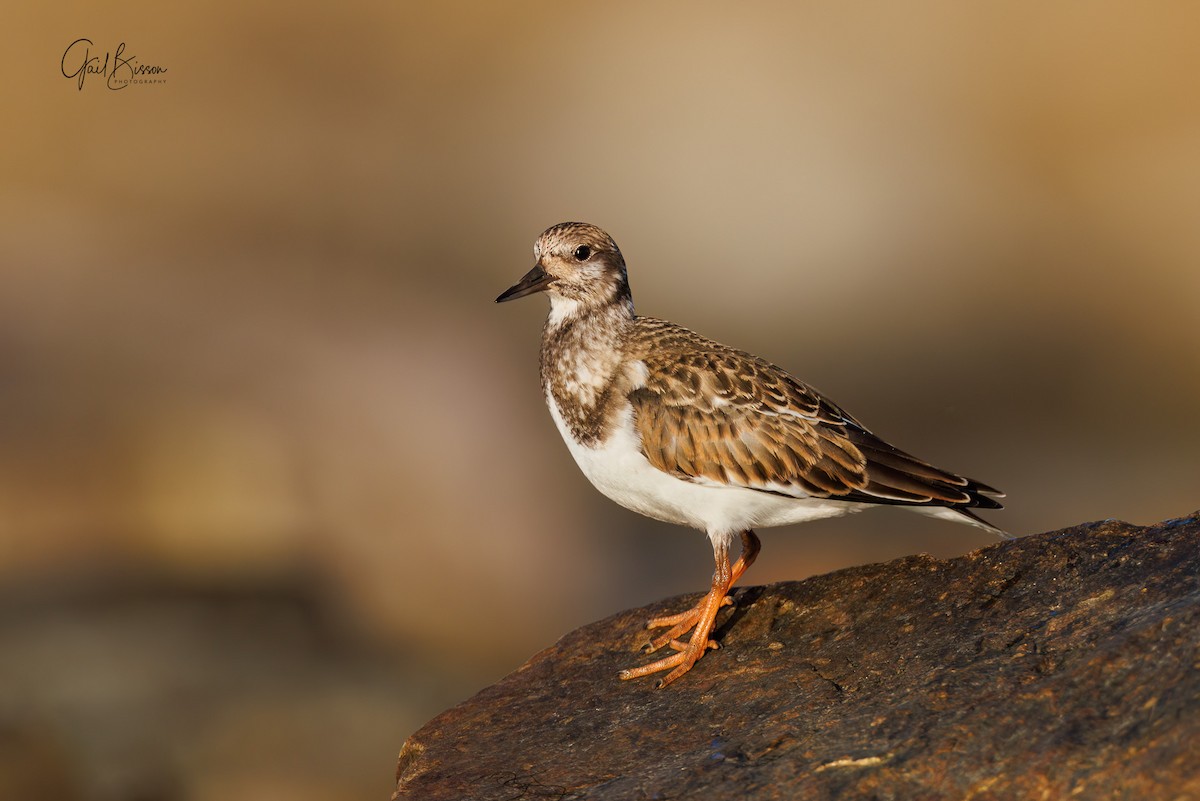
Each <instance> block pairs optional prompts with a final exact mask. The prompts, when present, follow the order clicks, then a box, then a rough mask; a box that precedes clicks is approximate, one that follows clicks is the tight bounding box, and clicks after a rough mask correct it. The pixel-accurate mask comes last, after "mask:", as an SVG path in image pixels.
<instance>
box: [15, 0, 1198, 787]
mask: <svg viewBox="0 0 1200 801" xmlns="http://www.w3.org/2000/svg"><path fill="white" fill-rule="evenodd" d="M5 17H6V20H7V23H8V24H7V25H6V32H7V35H6V37H5V47H4V48H3V50H2V51H0V68H2V70H3V73H2V74H3V75H4V81H3V86H4V88H3V90H2V92H3V99H4V109H5V122H4V125H3V128H2V129H0V219H2V220H3V222H2V223H0V797H3V798H6V799H7V798H12V799H18V798H20V799H29V798H55V799H60V800H65V801H74V800H75V799H84V800H87V801H92V800H96V801H109V800H110V799H132V800H134V801H173V800H174V799H186V800H187V801H208V800H209V799H223V800H226V801H227V800H229V799H233V800H235V801H236V800H238V799H255V800H256V801H262V800H263V799H275V798H280V799H282V798H288V799H290V800H291V801H303V800H304V799H335V800H336V799H351V798H354V799H358V798H385V797H386V796H387V795H388V794H389V793H390V792H391V789H392V772H393V766H394V759H395V756H396V753H397V751H398V750H399V748H400V746H401V744H402V743H403V741H404V739H405V737H407V736H408V735H409V734H410V733H412V732H413V731H414V730H415V729H416V728H418V727H419V726H420V725H421V724H422V723H423V722H424V721H425V720H427V719H428V718H429V717H431V716H432V715H434V714H436V713H437V712H439V711H440V710H442V709H443V708H445V707H447V706H449V705H451V704H453V703H456V702H457V701H459V700H462V699H463V698H466V697H467V696H469V695H470V694H472V693H473V692H474V691H476V690H477V689H479V688H481V687H483V686H485V685H487V684H489V683H491V682H493V681H495V680H497V679H498V678H500V677H501V676H503V675H504V674H505V673H507V672H509V671H511V670H513V669H515V668H516V667H517V666H519V665H520V664H521V663H522V662H523V661H524V660H525V659H526V658H528V657H529V656H530V655H531V654H533V653H535V652H536V651H538V650H540V649H541V648H544V647H547V646H549V645H550V644H551V643H553V642H554V641H555V639H557V638H558V637H559V636H561V635H562V634H564V633H565V632H567V631H570V630H572V629H574V628H576V627H578V626H580V625H583V624H585V623H588V622H590V621H593V620H596V619H599V618H601V617H605V616H607V615H609V614H612V613H615V612H617V611H619V610H621V609H625V608H628V607H632V606H637V605H641V604H645V603H648V602H650V601H653V600H656V599H659V598H663V597H666V596H669V595H673V594H678V593H684V592H692V591H699V590H703V589H705V588H706V586H707V582H708V578H709V575H710V572H711V550H710V548H709V546H708V544H707V542H706V541H705V538H704V536H703V535H702V534H700V533H699V532H693V531H688V530H685V529H681V528H676V527H671V526H667V525H663V524H659V523H655V522H653V521H649V520H645V519H642V518H639V517H638V516H636V515H634V514H632V513H629V512H626V511H624V510H622V509H620V508H618V507H616V506H615V505H613V504H611V503H610V502H609V501H607V500H605V499H604V498H603V497H601V496H600V495H599V494H598V493H596V492H595V491H594V490H593V489H592V488H591V487H590V486H589V485H588V484H587V482H586V480H585V479H584V478H583V477H582V476H581V475H580V474H579V472H578V471H577V469H576V468H575V466H574V464H573V463H572V462H571V459H570V457H569V455H568V453H567V451H566V448H565V447H564V446H563V444H562V442H561V441H560V439H559V437H558V434H557V433H556V432H555V430H554V426H553V424H552V423H551V421H550V417H549V415H548V413H547V412H546V409H545V408H544V405H543V402H542V398H541V394H540V390H539V386H538V376H537V351H538V338H539V334H540V329H541V325H542V321H543V318H544V315H545V312H546V303H545V301H544V299H542V298H533V299H528V300H525V301H521V302H519V303H514V304H511V305H505V306H502V307H497V306H495V305H494V304H493V302H492V301H493V299H494V298H495V296H496V295H497V294H498V293H499V292H500V291H502V290H503V289H505V288H506V287H508V286H509V285H510V284H511V283H513V282H514V281H515V280H516V279H517V278H518V277H519V276H521V275H522V274H523V273H524V272H525V271H526V270H528V269H529V267H530V266H531V265H532V257H531V255H530V253H531V247H532V243H533V240H534V238H535V237H536V236H537V234H538V233H540V232H541V231H542V230H543V229H544V228H546V227H548V226H549V225H552V224H554V223H557V222H560V221H563V220H570V219H575V220H585V221H589V222H594V223H596V224H598V225H600V226H602V227H604V228H606V229H607V230H608V231H609V232H610V233H612V235H613V236H614V237H615V239H616V240H617V242H618V243H619V244H620V245H621V247H622V250H623V251H624V253H625V255H626V258H627V260H628V262H629V265H630V273H631V280H632V285H633V289H634V295H635V299H636V301H637V304H638V308H639V310H640V311H641V312H642V313H645V314H651V315H655V316H662V317H667V318H669V319H672V320H675V321H676V322H679V323H681V324H684V325H687V326H689V327H692V328H695V329H697V330H699V331H701V332H702V333H705V334H707V335H708V336H711V337H714V338H716V339H719V340H722V341H725V342H727V343H729V344H732V345H735V346H738V347H741V348H745V349H747V350H751V351H753V352H756V353H759V354H761V355H763V356H765V357H767V358H769V359H771V360H773V361H775V362H776V363H778V364H780V365H783V366H785V367H787V368H789V369H790V370H792V371H794V372H795V373H796V374H797V375H799V376H800V377H802V378H803V379H804V380H806V381H808V382H810V383H812V384H813V385H815V386H817V387H818V388H820V389H821V390H823V391H824V392H826V393H827V394H829V395H830V396H831V397H833V398H834V399H835V400H836V401H837V402H838V403H840V404H842V405H843V406H845V407H846V408H847V409H849V410H850V411H851V412H852V413H853V414H855V415H856V416H858V417H859V418H860V419H862V420H863V421H865V422H866V424H867V425H869V426H870V427H871V428H873V429H874V430H875V431H876V432H878V433H880V434H881V435H883V436H884V437H886V438H888V439H889V440H891V441H893V442H895V443H896V444H897V445H899V446H901V447H903V448H906V449H908V450H911V451H913V452H915V453H916V454H918V455H920V456H923V457H925V458H928V459H929V460H931V461H933V462H935V463H937V464H939V465H942V466H944V467H947V468H950V469H953V470H957V471H960V472H963V473H966V474H967V475H971V476H975V477H977V478H979V479H982V480H984V481H986V482H988V483H991V484H994V485H995V486H997V487H1000V488H1002V489H1004V490H1005V491H1007V492H1008V505H1009V508H1008V509H1006V510H1004V511H1002V512H997V513H992V514H989V515H987V517H988V518H989V519H990V520H992V521H993V522H995V523H996V524H997V525H999V526H1001V527H1003V528H1005V529H1006V530H1008V531H1010V532H1012V533H1013V534H1017V535H1021V534H1029V533H1033V532H1038V531H1043V530H1047V529H1053V528H1057V527H1061V526H1064V525H1069V524H1074V523H1078V522H1082V521H1087V520H1096V519H1101V518H1107V517H1118V518H1123V519H1126V520H1131V521H1134V522H1138V523H1150V522H1153V521H1157V520H1159V519H1163V518H1167V517H1172V516H1178V515H1182V514H1185V513H1188V512H1190V511H1192V510H1194V509H1196V508H1197V507H1200V493H1198V492H1197V488H1198V487H1200V468H1198V467H1197V458H1196V453H1197V449H1198V446H1200V423H1198V422H1197V419H1196V410H1197V404H1198V403H1200V370H1198V369H1197V364H1198V361H1200V325H1197V309H1198V307H1200V225H1197V219H1196V215H1197V209H1200V101H1198V100H1197V98H1200V49H1198V48H1197V47H1196V32H1197V30H1198V29H1200V7H1197V6H1194V5H1191V4H1184V3H1146V4H1135V5H1129V4H1113V5H1107V4H1103V3H1099V4H1086V5H1080V4H1076V3H1016V4H1014V3H1006V4H1002V5H987V4H961V3H953V2H946V3H914V4H903V5H902V6H901V5H895V4H882V3H873V4H862V3H841V2H821V3H814V2H802V3H760V4H756V5H753V6H745V5H743V6H734V5H731V4H727V3H710V4H702V3H693V4H688V5H686V6H684V5H683V4H680V5H678V6H666V5H662V6H660V5H652V4H640V3H639V4H632V3H630V4H625V5H618V4H559V3H547V2H541V3H537V2H523V3H504V4H499V3H461V2H458V3H411V2H399V3H389V2H367V0H350V2H347V3H341V4H337V5H336V6H331V5H329V4H327V3H312V2H299V3H293V4H289V5H288V6H287V7H286V8H284V7H280V6H278V5H273V4H268V3H265V2H263V0H250V2H238V3H233V2H225V1H223V0H217V2H210V3H204V4H200V3H192V4H185V5H182V6H163V5H162V4H160V3H149V2H144V0H130V1H129V2H126V3H123V4H121V5H119V6H112V5H102V6H101V5H96V4H84V3H78V2H64V3H55V4H53V5H51V6H45V5H39V4H34V3H31V2H24V3H18V4H17V5H16V7H10V8H8V9H6V13H5ZM80 37H87V38H89V39H91V40H92V42H93V45H92V55H98V56H103V54H104V53H109V54H110V56H111V54H113V53H114V52H115V51H116V49H117V47H118V45H119V44H121V43H122V42H123V43H125V51H124V53H123V58H131V57H133V58H134V59H135V60H136V63H138V64H143V65H151V66H159V67H165V68H166V69H167V72H165V73H163V74H161V75H159V76H158V77H160V78H163V79H165V83H162V84H149V85H131V86H128V87H127V88H125V89H121V90H116V91H114V90H111V89H109V88H107V86H106V83H105V82H106V76H103V75H87V74H85V76H84V77H85V78H86V80H85V82H84V84H83V85H82V87H81V86H80V85H79V82H78V78H77V77H76V78H67V77H65V76H64V75H63V71H62V64H61V60H62V57H63V53H64V51H65V50H66V48H67V45H69V44H70V43H71V42H72V41H73V40H75V39H78V38H80ZM75 53H76V56H73V58H77V57H78V55H79V51H75ZM110 63H111V62H110ZM68 66H71V65H68ZM74 66H76V67H77V66H78V63H75V65H74ZM760 533H761V534H762V538H763V542H764V552H763V555H762V558H761V559H760V560H759V561H758V563H757V564H756V565H755V566H754V568H753V570H752V571H751V572H750V574H749V575H748V576H747V579H746V582H747V583H751V584H753V583H767V582H773V581H781V580H786V579H800V578H803V577H805V576H808V575H811V574H814V573H819V572H825V571H830V570H835V569H837V568H840V567H845V566H848V565H853V564H858V563H863V562H868V561H882V560H888V559H892V558H895V557H898V556H901V555H905V554H911V553H915V552H920V551H924V552H929V553H932V554H935V555H937V556H942V557H948V556H954V555H958V554H963V553H966V552H968V551H971V550H974V549H977V548H981V547H984V546H987V545H989V544H991V543H992V542H993V541H994V540H993V538H991V537H989V536H988V535H987V534H986V533H985V532H981V531H979V530H975V529H971V528H967V527H958V526H953V525H948V524H945V523H941V522H938V521H933V520H929V519H926V518H923V517H920V516H917V515H910V514H906V513H904V512H901V511H894V510H881V511H874V512H870V513H866V514H863V515H861V516H856V517H852V518H846V519H842V520H833V521H827V522H822V523H814V524H810V525H807V526H803V527H797V528H793V529H775V530H770V531H766V532H760ZM630 659H631V662H636V661H637V656H636V655H634V654H631V656H630Z"/></svg>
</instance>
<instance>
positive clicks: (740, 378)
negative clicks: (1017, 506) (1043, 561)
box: [496, 222, 1004, 686]
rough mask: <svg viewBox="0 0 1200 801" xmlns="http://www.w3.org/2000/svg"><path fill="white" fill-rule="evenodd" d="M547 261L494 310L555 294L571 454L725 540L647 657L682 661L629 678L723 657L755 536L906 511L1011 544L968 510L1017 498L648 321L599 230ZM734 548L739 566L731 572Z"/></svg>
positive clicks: (556, 246) (549, 248)
mask: <svg viewBox="0 0 1200 801" xmlns="http://www.w3.org/2000/svg"><path fill="white" fill-rule="evenodd" d="M533 255H534V259H535V260H536V263H535V264H534V266H533V269H531V270H530V271H529V272H528V273H526V274H525V276H524V277H522V278H521V279H520V280H519V281H518V282H517V283H515V284H513V286H511V287H509V288H508V289H507V290H505V291H504V292H503V293H501V295H500V296H499V297H498V298H496V302H497V303H500V302H503V301H507V300H514V299H516V298H521V297H525V296H526V295H531V294H534V293H536V292H545V293H546V294H547V295H549V297H550V314H549V317H548V318H547V319H546V325H545V328H544V330H543V332H542V347H541V378H542V390H543V392H544V394H545V397H546V405H547V406H548V407H549V408H550V416H551V417H552V418H554V423H555V425H556V426H557V427H558V431H559V433H560V434H562V438H563V440H564V441H565V442H566V444H567V449H568V450H569V451H570V452H571V455H572V456H574V457H575V461H576V463H577V464H578V465H579V467H580V469H581V470H582V471H583V473H584V475H586V476H587V477H588V479H589V480H590V481H591V482H592V484H593V485H595V487H596V489H598V490H600V492H601V493H603V494H604V495H606V496H607V497H609V498H611V499H612V500H614V501H616V502H617V503H619V504H621V505H622V506H624V507H626V508H627V509H632V510H633V511H635V512H639V513H641V514H643V515H646V516H648V517H652V518H654V519H656V520H663V521H666V522H668V523H675V524H678V525H684V526H691V527H693V528H697V529H700V530H701V531H704V532H705V533H707V534H708V538H709V540H710V541H711V542H712V547H713V558H714V561H715V563H716V569H715V571H714V572H713V577H712V583H711V586H710V589H709V591H708V594H707V595H705V596H704V597H703V598H702V599H701V600H700V602H699V603H697V604H696V605H695V606H694V607H692V608H691V609H688V610H686V611H684V612H681V613H679V614H677V615H670V616H666V617H658V618H653V619H651V620H650V621H648V623H647V627H648V628H651V629H660V628H661V629H666V631H664V632H662V633H661V634H659V635H658V636H657V637H654V638H653V639H652V640H651V641H650V642H649V643H648V645H647V648H648V650H649V651H650V652H653V651H656V650H658V649H660V648H663V647H666V646H670V648H671V649H672V650H673V653H671V654H670V655H668V656H666V657H664V658H662V659H659V660H657V661H655V662H651V663H650V664H646V665H641V666H639V667H634V668H631V669H628V670H624V671H621V673H620V677H621V678H622V679H632V678H637V677H641V676H647V675H650V674H653V673H658V672H661V671H670V672H669V673H667V675H666V676H665V677H664V678H663V679H662V680H661V682H660V683H659V686H666V685H668V684H670V683H671V682H673V681H675V680H676V679H678V678H679V677H680V676H682V675H684V674H685V673H687V672H688V670H690V669H691V667H692V665H694V664H695V663H696V660H698V659H699V658H700V657H701V656H703V655H704V653H705V652H706V651H707V650H708V649H709V648H715V647H716V643H715V642H713V641H712V640H710V639H709V635H710V634H711V633H712V629H713V624H714V622H715V620H716V616H717V612H718V611H719V610H720V609H721V607H722V606H723V605H727V604H730V603H732V601H731V600H730V598H729V590H730V587H732V586H733V583H734V582H736V581H737V580H738V579H739V578H740V577H741V575H742V573H744V572H745V570H746V568H748V567H750V564H751V563H752V562H753V561H754V559H755V557H756V556H757V555H758V552H759V540H758V537H757V536H756V535H755V533H754V528H756V527H767V526H781V525H787V524H791V523H801V522H805V521H809V520H818V519H821V518H826V517H838V516H841V515H846V514H850V513H852V512H858V511H861V510H863V509H868V508H871V507H874V506H902V507H905V508H908V509H912V510H914V511H917V512H922V513H924V514H927V515H930V516H932V517H940V518H943V519H947V520H952V521H955V522H959V523H968V524H970V525H974V526H979V527H980V528H984V529H987V530H988V531H992V532H994V533H997V534H1000V535H1001V536H1003V532H1001V531H1000V530H999V529H998V528H996V527H995V526H993V525H991V524H990V523H988V522H986V521H984V520H983V519H981V518H979V517H978V516H976V515H975V514H974V513H973V512H971V511H970V510H971V509H974V508H978V509H999V508H1002V507H1001V505H1000V503H999V502H998V501H997V500H996V499H997V498H1001V497H1004V496H1003V493H1001V492H998V491H997V490H995V489H993V488H992V487H989V486H987V485H986V484H983V483H981V482H978V481H975V480H973V479H969V478H964V477H962V476H959V475H956V474H954V473H951V472H948V471H946V470H942V469H940V468H937V467H934V466H932V465H930V464H929V463H927V462H925V461H922V460H921V459H918V458H916V457H914V456H910V455H909V454H907V453H905V452H904V451H901V450H900V449H898V448H896V447H894V446H892V445H889V444H888V443H887V442H885V441H884V440H882V439H880V438H879V437H877V436H876V435H875V434H873V433H871V431H870V430H868V429H867V427H866V426H864V425H863V424H862V423H860V422H858V420H856V419H854V418H853V417H851V416H850V415H849V414H847V413H846V412H845V411H843V410H842V409H841V408H840V407H838V406H837V405H836V404H834V403H833V402H832V401H830V400H828V399H827V398H825V397H824V396H823V395H821V394H820V393H818V392H817V391H816V390H815V389H813V388H812V387H810V386H808V385H807V384H805V383H803V382H801V381H799V380H798V379H796V378H794V377H793V376H791V375H790V374H789V373H787V372H785V371H784V370H783V369H781V368H779V367H776V366H775V365H774V364H771V363H770V362H767V361H765V360H763V359H761V358H759V357H757V356H753V355H751V354H749V353H746V352H744V351H740V350H736V349H734V348H730V347H727V346H726V345H722V344H720V343H718V342H714V341H712V340H711V339H706V338H705V337H702V336H700V335H699V334H697V333H695V332H693V331H690V330H688V329H686V328H683V327H681V326H678V325H675V324H674V323H670V322H667V321H665V320H658V319H655V318H653V317H641V316H639V315H637V314H635V313H634V310H633V297H632V295H631V294H630V291H629V279H628V276H627V274H626V268H625V259H624V257H623V256H622V255H621V251H620V249H619V248H618V247H617V243H616V242H614V241H613V239H612V237H610V236H609V235H608V234H606V233H605V232H604V231H602V230H601V229H599V228H597V227H596V226H594V225H589V224H586V223H577V222H567V223H560V224H559V225H555V226H553V227H552V228H549V229H547V230H546V231H545V232H543V233H542V235H541V236H539V237H538V239H537V242H536V244H535V245H534V248H533ZM735 537H738V538H740V539H741V554H740V555H739V557H738V559H737V560H736V561H735V562H733V563H732V564H730V561H729V549H730V545H731V544H732V542H733V539H734V538H735ZM689 630H690V631H691V632H692V634H691V637H690V638H689V639H688V640H687V642H684V641H682V640H680V639H679V638H680V637H682V636H683V635H685V634H686V633H687V632H688V631H689Z"/></svg>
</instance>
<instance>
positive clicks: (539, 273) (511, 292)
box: [496, 264, 554, 303]
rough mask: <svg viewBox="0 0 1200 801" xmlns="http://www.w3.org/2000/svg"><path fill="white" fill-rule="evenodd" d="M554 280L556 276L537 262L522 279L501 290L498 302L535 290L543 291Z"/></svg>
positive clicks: (522, 295)
mask: <svg viewBox="0 0 1200 801" xmlns="http://www.w3.org/2000/svg"><path fill="white" fill-rule="evenodd" d="M553 282H554V276H552V275H550V274H549V273H547V272H546V271H545V270H543V269H542V265H541V264H535V265H533V269H532V270H530V271H529V272H527V273H525V275H524V276H522V278H521V280H520V281H518V282H517V283H515V284H513V285H512V286H510V287H509V288H508V289H506V290H504V291H503V292H501V293H500V297H498V298H496V302H497V303H503V302H504V301H506V300H515V299H517V298H523V297H525V296H526V295H532V294H533V293H534V292H541V291H542V290H543V289H545V288H546V287H548V286H550V284H552V283H553Z"/></svg>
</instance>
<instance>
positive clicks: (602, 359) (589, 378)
mask: <svg viewBox="0 0 1200 801" xmlns="http://www.w3.org/2000/svg"><path fill="white" fill-rule="evenodd" d="M633 321H634V313H633V303H632V302H631V301H630V300H629V298H628V297H627V296H626V297H624V298H617V299H614V300H613V301H612V302H610V303H608V304H605V305H604V306H600V307H593V308H589V309H582V308H580V307H579V306H578V305H573V302H572V301H570V300H565V299H562V298H552V303H551V309H550V316H549V317H548V318H547V320H546V327H545V329H544V330H543V332H542V353H541V374H542V389H543V391H544V392H545V393H546V399H547V402H550V403H553V404H555V405H556V406H557V407H558V411H559V413H560V414H561V415H562V417H563V419H564V421H565V422H566V423H567V424H568V425H569V426H570V427H571V430H572V432H573V433H574V434H575V435H576V439H578V440H580V441H582V442H589V441H591V442H595V441H598V440H600V439H602V438H603V433H604V429H605V427H606V423H607V420H608V419H609V417H610V416H611V413H612V411H613V408H614V407H613V404H615V403H617V402H619V398H618V397H617V389H618V388H619V387H618V385H619V383H620V382H619V379H620V377H621V364H622V360H623V358H624V356H625V340H626V336H627V332H628V329H629V327H630V326H631V325H633Z"/></svg>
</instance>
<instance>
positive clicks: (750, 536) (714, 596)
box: [619, 530, 760, 687]
mask: <svg viewBox="0 0 1200 801" xmlns="http://www.w3.org/2000/svg"><path fill="white" fill-rule="evenodd" d="M741 537H742V554H741V556H740V557H738V560H737V562H735V563H734V564H733V566H732V567H731V566H730V564H729V549H728V547H727V546H726V545H725V544H724V543H718V544H716V545H714V546H713V559H714V561H715V562H716V570H715V571H714V573H713V578H712V587H711V589H709V591H708V594H707V595H705V596H704V597H703V598H702V599H700V602H699V603H698V604H696V605H695V606H693V607H692V608H691V609H689V610H687V611H686V612H681V613H679V614H677V615H668V616H666V617H656V618H652V619H651V620H650V621H649V622H648V623H647V624H646V627H647V628H652V629H655V628H664V627H668V626H669V627H670V628H669V629H668V631H666V632H665V633H663V634H661V635H659V636H658V637H655V638H654V639H653V640H651V641H650V643H649V644H648V648H647V650H648V651H650V652H653V651H657V650H658V649H659V648H662V647H663V646H664V645H670V646H671V647H672V648H673V649H675V651H676V652H677V653H674V654H672V655H671V656H668V657H664V658H663V659H660V660H658V661H657V662H651V663H650V664H648V665H642V666H641V667H636V668H631V669H629V670H622V671H621V673H620V674H619V675H620V677H621V678H622V679H636V678H640V677H641V676H648V675H650V674H651V673H658V672H659V671H662V670H670V671H671V672H670V673H668V674H667V675H666V676H665V677H664V678H663V679H662V681H660V682H659V683H658V686H659V687H666V686H667V685H668V684H670V683H671V682H673V681H675V680H676V679H677V678H679V677H680V676H682V675H683V674H684V673H687V672H688V671H689V670H691V669H692V665H694V664H696V660H698V659H699V658H700V657H702V656H704V653H705V652H706V651H707V650H708V649H709V648H716V647H717V643H716V642H714V641H713V640H710V639H709V637H708V635H709V634H711V633H712V629H713V624H714V623H715V622H716V619H717V612H718V611H720V609H721V607H722V606H727V605H729V604H732V603H733V601H732V600H731V599H730V598H729V588H730V587H732V586H733V583H734V582H735V581H737V580H738V579H739V578H740V577H741V575H742V573H744V572H745V571H746V568H748V567H750V565H751V563H753V562H754V558H755V557H756V556H758V551H759V547H760V546H759V541H758V537H756V536H755V535H754V532H753V531H750V530H746V531H743V532H742V535H741ZM689 629H692V636H691V638H690V639H689V640H688V641H687V642H686V643H684V642H681V641H679V640H678V639H676V638H677V637H679V636H680V635H682V634H684V633H686V632H687V631H688V630H689Z"/></svg>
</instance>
